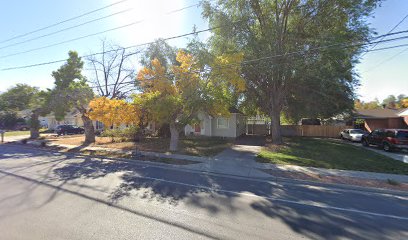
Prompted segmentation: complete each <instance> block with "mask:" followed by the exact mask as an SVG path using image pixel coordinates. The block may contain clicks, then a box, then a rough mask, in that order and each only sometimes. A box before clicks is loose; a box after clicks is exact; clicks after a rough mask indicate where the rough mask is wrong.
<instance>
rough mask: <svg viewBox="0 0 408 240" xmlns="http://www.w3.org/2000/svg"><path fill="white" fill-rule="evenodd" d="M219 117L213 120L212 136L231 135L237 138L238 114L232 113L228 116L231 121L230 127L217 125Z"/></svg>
mask: <svg viewBox="0 0 408 240" xmlns="http://www.w3.org/2000/svg"><path fill="white" fill-rule="evenodd" d="M218 118H219V117H215V118H213V119H212V120H211V125H212V126H211V131H212V136H214V137H230V138H235V137H237V130H236V129H237V125H236V118H237V114H235V113H232V114H231V116H230V117H229V118H226V119H227V120H228V123H229V127H228V128H218V127H217V119H218Z"/></svg>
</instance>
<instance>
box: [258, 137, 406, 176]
mask: <svg viewBox="0 0 408 240" xmlns="http://www.w3.org/2000/svg"><path fill="white" fill-rule="evenodd" d="M284 141H285V143H286V144H285V145H283V146H276V145H269V146H268V147H266V148H265V149H264V150H263V151H261V152H260V153H259V155H258V158H257V160H258V162H263V163H275V164H289V165H298V166H306V167H319V168H328V169H343V170H356V171H367V172H381V173H394V174H405V175H408V164H406V163H403V162H400V161H397V160H394V159H391V158H389V157H386V156H383V155H381V154H378V153H376V152H373V151H370V150H367V149H364V148H360V147H356V146H352V145H349V144H345V143H341V142H338V141H334V140H329V139H315V138H286V139H285V140H284Z"/></svg>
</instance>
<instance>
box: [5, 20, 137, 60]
mask: <svg viewBox="0 0 408 240" xmlns="http://www.w3.org/2000/svg"><path fill="white" fill-rule="evenodd" d="M138 23H141V21H138V22H132V23H129V24H125V25H122V26H119V27H115V28H111V29H108V30H104V31H101V32H96V33H92V34H88V35H85V36H81V37H77V38H72V39H69V40H65V41H62V42H58V43H54V44H50V45H46V46H42V47H38V48H32V49H30V50H26V51H22V52H17V53H12V54H7V55H2V56H0V59H2V58H8V57H12V56H17V55H21V54H25V53H30V52H34V51H38V50H41V49H46V48H50V47H54V46H58V45H61V44H64V43H69V42H74V41H78V40H81V39H84V38H88V37H93V36H96V35H100V34H103V33H107V32H112V31H115V30H118V29H122V28H126V27H130V26H133V25H135V24H138Z"/></svg>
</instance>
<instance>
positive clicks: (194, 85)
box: [137, 50, 245, 151]
mask: <svg viewBox="0 0 408 240" xmlns="http://www.w3.org/2000/svg"><path fill="white" fill-rule="evenodd" d="M152 56H154V55H152ZM159 59H165V58H163V57H160V56H159V57H158V56H155V57H154V58H153V59H151V60H150V62H147V64H145V67H144V68H143V69H142V70H140V71H139V73H138V75H137V80H138V81H139V82H140V88H141V90H142V94H141V95H142V96H143V99H144V104H145V107H146V108H147V109H148V111H149V113H150V116H151V118H152V120H154V121H156V122H157V123H159V124H169V126H170V136H171V139H170V151H176V150H177V148H178V140H179V134H180V132H181V131H182V130H183V129H184V126H185V125H187V124H191V123H193V122H194V121H196V120H197V116H198V113H199V112H201V111H202V112H207V113H209V114H212V115H229V112H228V108H229V107H230V106H229V103H228V101H225V98H223V97H222V95H223V94H224V95H225V94H226V93H228V91H229V90H228V89H227V88H226V87H225V83H226V82H229V83H230V85H231V84H232V85H234V86H236V87H237V88H239V89H243V88H244V87H245V85H244V84H243V83H242V82H240V81H239V79H240V77H237V76H238V75H239V71H237V70H235V71H234V72H231V74H229V73H226V72H224V71H222V70H221V68H220V69H217V70H218V71H217V72H216V71H214V73H215V74H213V75H212V74H209V73H208V72H207V71H206V70H205V67H208V65H205V64H203V63H202V62H200V61H199V59H197V58H196V57H195V56H193V55H192V54H189V53H187V52H186V51H183V50H179V51H178V53H177V55H176V57H175V60H176V61H175V62H172V63H171V64H168V63H165V62H160V60H159ZM168 59H171V57H169V58H168ZM215 61H219V62H220V64H229V63H231V61H237V62H239V61H240V60H239V58H233V57H224V58H219V59H216V60H215ZM145 63H146V61H145ZM214 70H215V68H214ZM227 76H228V77H227ZM223 78H224V80H222V79H223ZM232 79H233V80H235V81H233V80H232ZM226 80H227V81H226Z"/></svg>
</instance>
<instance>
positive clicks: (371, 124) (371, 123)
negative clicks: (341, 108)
mask: <svg viewBox="0 0 408 240" xmlns="http://www.w3.org/2000/svg"><path fill="white" fill-rule="evenodd" d="M404 111H405V112H407V110H406V109H405V110H403V111H401V110H398V109H392V108H381V109H361V110H356V111H355V112H354V117H353V119H354V122H356V121H359V120H360V121H361V120H363V121H364V128H365V129H366V130H367V131H369V132H371V131H373V130H374V129H379V128H380V129H381V128H382V129H386V128H407V127H408V126H407V122H408V120H407V119H404V117H403V116H402V115H400V114H401V113H402V112H404ZM402 114H404V113H402Z"/></svg>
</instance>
